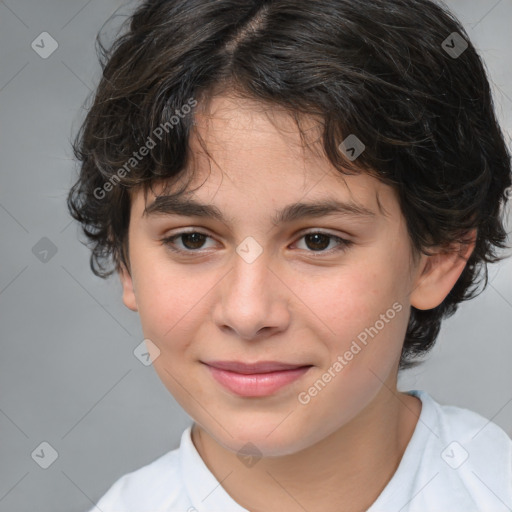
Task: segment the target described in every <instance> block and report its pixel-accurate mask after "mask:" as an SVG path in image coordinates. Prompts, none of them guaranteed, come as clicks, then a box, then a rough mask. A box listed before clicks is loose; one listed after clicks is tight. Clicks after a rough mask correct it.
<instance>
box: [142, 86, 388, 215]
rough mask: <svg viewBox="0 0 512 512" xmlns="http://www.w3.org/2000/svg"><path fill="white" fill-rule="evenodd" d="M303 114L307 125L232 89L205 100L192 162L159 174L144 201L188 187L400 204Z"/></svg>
mask: <svg viewBox="0 0 512 512" xmlns="http://www.w3.org/2000/svg"><path fill="white" fill-rule="evenodd" d="M298 122H299V123H300V130H299V127H298V126H297V121H296V119H294V118H293V117H292V116H291V115H290V114H289V113H288V112H286V111H285V110H284V109H279V108H276V107H270V106H267V105H264V104H261V103H258V102H256V101H254V100H247V99H241V98H237V97H233V96H230V95H223V96H215V97H213V98H212V99H211V100H209V101H208V102H207V103H199V106H198V108H197V110H196V112H195V118H194V130H193V131H192V134H191V137H190V141H189V147H190V150H189V159H188V163H187V167H186V168H185V169H184V170H183V172H182V174H181V175H180V176H179V177H178V178H177V180H173V181H172V182H171V181H170V180H160V181H157V182H154V183H153V184H152V187H151V190H149V191H147V194H146V195H145V198H144V199H142V200H141V201H142V204H141V205H140V206H141V208H142V209H144V208H145V207H147V206H149V205H151V204H152V203H153V202H154V200H155V198H156V197H158V196H160V195H169V194H171V193H173V192H175V191H177V190H184V189H186V190H187V192H188V194H186V195H185V196H184V198H186V197H192V196H193V197H194V198H195V199H198V198H201V201H202V202H203V203H214V202H216V201H215V199H217V200H219V199H226V198H228V197H229V199H230V200H229V201H228V202H229V204H231V205H232V204H236V203H244V204H245V203H247V202H249V203H251V204H254V205H255V206H256V207H260V208H261V207H264V208H272V207H273V206H277V205H279V204H285V203H286V204H288V203H291V202H297V201H298V200H299V199H303V200H304V201H308V200H309V201H317V200H326V199H328V200H337V199H339V200H343V201H344V202H347V203H348V202H349V201H350V203H352V204H353V205H354V207H356V208H357V206H359V207H360V209H361V210H364V209H366V210H373V211H375V212H376V213H377V214H386V213H388V214H389V213H391V212H390V211H389V210H390V209H391V210H393V209H395V210H396V195H395V193H394V191H393V190H392V189H391V188H390V187H388V186H387V185H384V184H383V183H381V182H380V181H378V180H377V179H376V178H374V177H372V176H370V175H369V174H367V173H366V172H361V173H359V174H357V175H344V174H342V173H341V172H340V171H339V170H338V169H336V168H335V167H334V166H333V165H332V164H331V162H330V161H329V160H328V158H327V157H326V155H325V154H324V152H323V147H322V140H321V134H322V131H321V124H320V122H319V120H317V119H313V118H311V117H302V118H298ZM139 195H140V194H139ZM255 199H257V201H255ZM221 202H222V201H221ZM224 204H227V202H225V201H224ZM268 213H271V212H268Z"/></svg>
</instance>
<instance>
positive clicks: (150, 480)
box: [93, 429, 189, 512]
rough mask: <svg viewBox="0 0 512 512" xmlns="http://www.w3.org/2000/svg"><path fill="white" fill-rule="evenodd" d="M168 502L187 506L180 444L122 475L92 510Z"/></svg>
mask: <svg viewBox="0 0 512 512" xmlns="http://www.w3.org/2000/svg"><path fill="white" fill-rule="evenodd" d="M188 430H189V429H187V430H186V431H185V432H184V434H186V432H187V431H188ZM169 505H175V506H184V507H185V508H184V510H186V506H187V497H186V494H185V493H184V485H183V482H182V475H181V471H180V449H179V448H176V449H174V450H171V451H169V452H167V453H165V454H164V455H162V456H161V457H159V458H157V459H156V460H154V461H152V462H151V463H149V464H147V465H145V466H143V467H141V468H139V469H137V470H135V471H132V472H130V473H127V474H125V475H123V476H122V477H120V478H119V479H118V480H116V481H115V482H114V484H113V485H112V486H111V487H110V489H109V490H108V491H107V492H106V494H105V495H104V496H103V497H102V498H101V499H100V501H99V502H98V503H97V505H96V508H93V510H98V509H99V510H102V512H146V511H148V512H149V511H154V510H160V509H161V507H162V506H169Z"/></svg>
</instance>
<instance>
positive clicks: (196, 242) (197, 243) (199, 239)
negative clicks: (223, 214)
mask: <svg viewBox="0 0 512 512" xmlns="http://www.w3.org/2000/svg"><path fill="white" fill-rule="evenodd" d="M181 236H182V240H183V245H185V247H187V248H188V249H199V248H201V246H202V245H203V244H204V239H205V238H206V235H203V234H202V233H185V234H183V235H181ZM186 240H192V247H189V244H188V243H186Z"/></svg>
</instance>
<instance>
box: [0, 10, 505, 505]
mask: <svg viewBox="0 0 512 512" xmlns="http://www.w3.org/2000/svg"><path fill="white" fill-rule="evenodd" d="M447 4H448V6H450V7H451V8H452V9H453V10H454V12H455V13H456V14H457V15H458V16H459V18H460V19H461V21H462V22H463V24H464V25H465V27H466V29H467V30H468V32H469V35H470V37H471V38H472V40H473V42H474V43H475V45H476V46H477V48H478V49H479V51H480V53H481V55H482V57H483V58H484V60H485V62H486V65H487V67H488V70H489V74H490V78H491V81H492V84H493V91H494V97H495V102H496V108H497V113H498V116H499V118H500V121H501V122H502V125H503V128H504V130H505V132H506V134H507V137H508V138H509V140H510V136H511V134H512V65H511V64H512V62H511V56H510V51H511V50H510V49H511V48H512V31H511V30H510V26H511V21H512V0H501V1H495V0H493V1H490V2H488V1H483V0H482V1H467V0H456V1H449V2H447ZM133 5H134V4H133V2H132V3H131V4H128V3H127V2H121V1H120V0H116V1H114V0H89V1H87V0H67V1H65V2H64V1H62V0H39V1H37V2H36V1H29V0H5V1H0V120H1V122H0V130H1V132H0V154H1V159H0V172H1V187H0V233H1V252H0V260H1V265H0V314H1V321H0V329H1V331H0V333H1V338H0V339H1V348H2V356H1V359H0V461H1V462H0V465H1V466H0V511H2V512H3V511H6V512H7V511H8V512H17V511H27V512H28V511H30V512H34V511H35V510H37V511H38V512H61V511H62V512H63V511H66V512H72V511H76V512H78V511H84V510H87V509H89V508H90V507H91V506H92V502H95V501H97V499H98V498H99V497H100V496H101V495H103V494H104V492H105V491H106V490H107V489H108V488H109V487H110V485H111V484H112V483H113V482H114V480H115V479H117V478H118V477H119V476H121V475H122V474H125V473H126V472H128V471H132V470H134V469H136V468H139V467H141V466H142V465H144V464H147V463H149V462H150V461H152V460H154V459H155V458H157V457H158V456H160V455H162V454H163V453H165V452H166V451H168V450H170V449H171V448H174V447H176V446H177V445H178V442H179V437H180V435H181V432H182V431H183V429H184V428H185V427H186V426H187V425H188V424H189V422H190V419H189V418H188V417H187V416H186V414H185V413H183V412H182V411H181V410H180V408H179V406H178V405H177V404H176V403H175V401H174V400H173V398H172V397H171V396H170V395H169V393H168V392H167V391H166V390H165V388H164V387H163V385H162V384H161V383H160V381H159V379H158V377H157V376H156V374H155V373H154V371H153V369H152V367H151V366H149V367H146V366H144V365H143V364H141V363H140V362H139V360H137V359H136V358H135V357H134V355H133V350H134V349H135V347H136V346H137V345H139V343H140V342H141V341H142V339H143V335H142V331H141V329H140V326H139V322H138V317H137V315H136V314H134V313H132V312H130V311H129V310H127V309H126V308H125V307H124V306H123V304H122V302H121V287H120V284H119V282H118V280H117V278H111V279H110V280H107V281H103V280H101V279H99V278H96V277H95V276H94V275H93V274H92V272H91V271H90V269H89V252H88V250H87V249H86V248H85V247H84V246H82V245H81V244H80V242H79V238H78V237H79V235H78V228H77V226H76V225H75V223H70V217H69V216H68V213H67V210H66V206H65V198H66V193H67V190H68V188H69V187H70V185H71V184H72V182H73V180H74V178H75V164H74V162H73V159H72V153H71V148H70V140H71V138H72V137H73V135H74V134H75V132H76V130H77V129H78V127H79V125H80V122H81V120H82V119H83V116H84V110H83V109H82V105H83V102H84V100H85V99H86V97H87V96H88V94H89V93H90V91H91V90H93V88H94V85H95V84H96V83H97V80H98V76H99V65H98V63H97V59H96V56H95V52H94V38H95V35H96V33H97V32H98V30H100V28H101V27H102V25H103V23H104V22H105V21H106V20H107V18H108V17H109V16H111V15H112V14H113V13H114V11H116V9H118V8H120V9H121V10H120V13H121V14H122V13H128V12H129V10H130V9H131V8H133ZM116 20H117V18H116ZM114 25H115V23H114ZM44 31H46V32H49V33H50V34H51V35H52V37H53V38H55V40H56V41H57V42H58V45H59V46H58V49H57V50H56V51H55V52H54V53H53V54H52V55H51V56H50V57H49V58H47V59H43V58H41V57H40V56H39V55H38V54H37V53H36V52H35V51H34V50H33V49H32V48H31V43H32V41H33V40H35V39H36V37H37V36H39V34H41V33H42V32H44ZM511 220H512V218H511V216H510V215H509V223H508V227H509V229H508V230H509V231H510V230H511V229H512V222H511ZM43 237H46V238H47V239H49V240H50V241H51V244H53V245H54V246H55V248H56V249H57V252H56V253H55V254H54V255H52V252H51V247H52V245H51V244H50V243H49V242H48V241H46V240H44V241H43V242H40V240H41V239H42V238H43ZM38 243H39V244H40V245H36V244H38ZM41 244H42V245H41ZM34 246H36V249H34V251H33V247H34ZM45 248H46V249H47V250H48V249H50V252H48V253H47V254H46V255H44V253H43V252H42V251H43V250H44V249H45ZM34 252H35V254H34ZM41 258H43V259H44V258H46V259H47V260H48V261H46V262H44V261H41V260H40V259H41ZM511 318H512V259H508V260H506V261H505V262H502V263H500V264H497V265H493V266H491V268H490V284H489V286H488V288H487V289H486V291H485V292H484V293H483V294H482V295H480V296H479V297H478V298H477V299H475V300H473V301H470V302H468V303H466V304H463V305H462V307H461V309H460V310H459V312H458V313H457V314H456V315H455V316H454V317H453V318H451V319H449V320H448V321H446V322H445V324H444V326H443V329H442V332H441V336H440V339H439V340H438V344H437V346H436V348H435V349H434V351H433V352H432V355H431V357H430V359H429V360H428V362H426V363H425V364H424V365H423V366H421V367H420V368H419V369H417V370H412V371H409V372H407V373H405V374H403V375H402V376H401V377H400V386H401V388H402V389H425V390H427V391H429V392H430V393H431V394H432V395H433V396H434V397H435V398H436V399H437V400H439V401H440V402H442V403H450V404H454V405H459V406H462V407H467V408H470V409H473V410H475V411H477V412H479V413H481V414H483V415H484V416H486V417H487V418H490V419H491V418H492V420H493V421H495V422H496V423H497V424H498V425H500V426H501V427H502V428H503V429H505V430H506V431H507V432H508V433H509V435H512V372H511V371H510V361H511V360H512V343H511V341H512V340H511V339H512V336H511V327H512V320H511ZM43 441H46V442H48V443H49V444H50V445H51V446H52V447H53V448H54V449H55V450H56V451H57V452H58V458H57V460H56V461H55V462H54V463H53V464H52V465H51V466H50V467H49V468H48V469H46V470H45V469H42V468H41V467H39V465H38V464H36V462H35V461H34V460H33V458H32V457H31V454H32V453H33V452H34V450H35V449H36V448H38V447H39V445H40V443H41V442H43ZM49 453H50V452H49V451H48V450H46V452H45V457H47V456H49ZM40 459H42V458H41V457H40Z"/></svg>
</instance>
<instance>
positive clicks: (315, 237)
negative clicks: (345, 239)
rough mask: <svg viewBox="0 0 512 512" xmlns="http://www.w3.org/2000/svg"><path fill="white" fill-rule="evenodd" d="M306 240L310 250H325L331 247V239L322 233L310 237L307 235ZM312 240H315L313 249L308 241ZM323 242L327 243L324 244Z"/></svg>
mask: <svg viewBox="0 0 512 512" xmlns="http://www.w3.org/2000/svg"><path fill="white" fill-rule="evenodd" d="M304 238H305V240H306V245H307V246H308V248H309V249H316V250H323V249H325V248H326V247H329V241H330V237H329V236H327V235H323V234H321V233H313V234H310V235H306V236H305V237H304ZM312 239H313V247H311V244H310V243H308V241H310V240H312ZM318 239H320V242H318ZM322 240H323V241H324V242H326V243H322ZM319 246H320V247H319Z"/></svg>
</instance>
